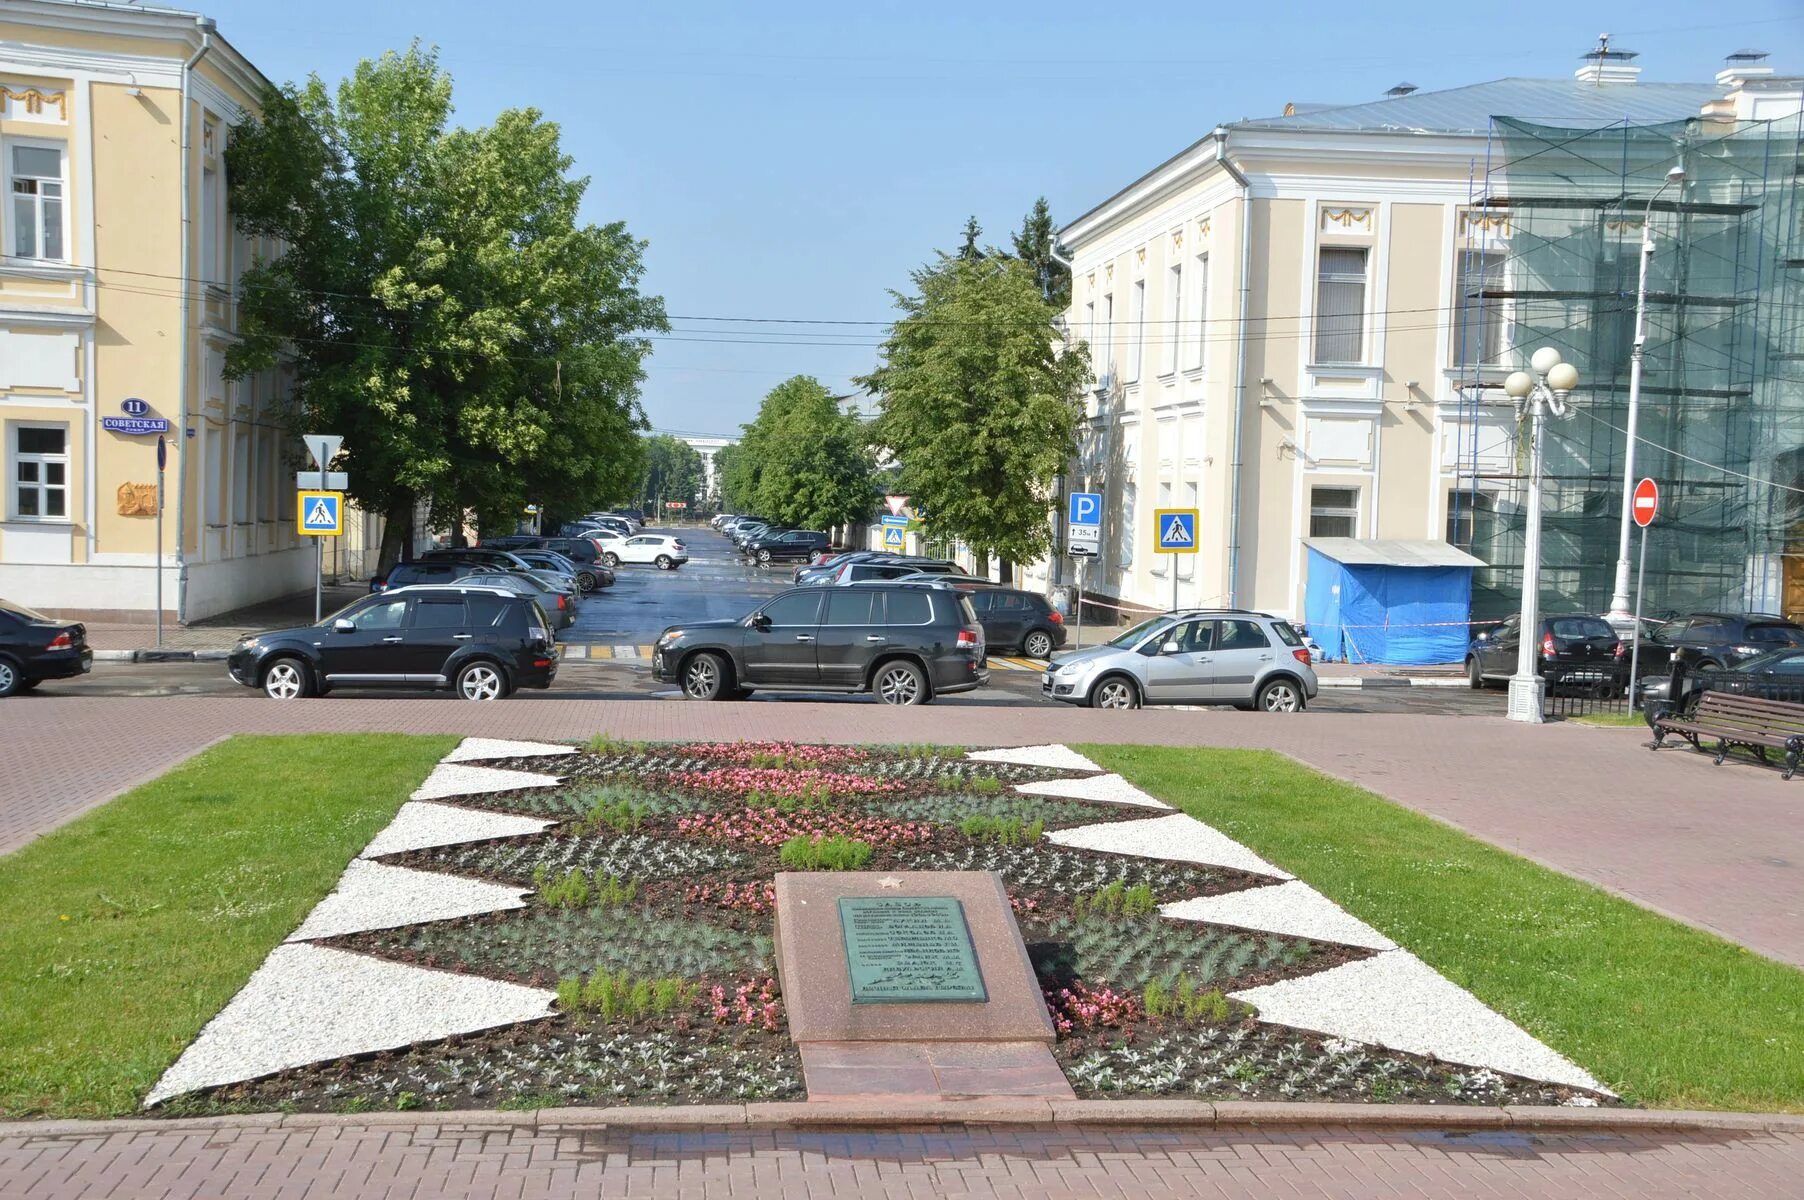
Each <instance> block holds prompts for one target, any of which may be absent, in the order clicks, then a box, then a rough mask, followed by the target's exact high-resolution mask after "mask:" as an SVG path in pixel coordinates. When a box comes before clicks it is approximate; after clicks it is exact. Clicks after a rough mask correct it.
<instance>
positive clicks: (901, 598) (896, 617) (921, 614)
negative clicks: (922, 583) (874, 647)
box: [886, 591, 933, 625]
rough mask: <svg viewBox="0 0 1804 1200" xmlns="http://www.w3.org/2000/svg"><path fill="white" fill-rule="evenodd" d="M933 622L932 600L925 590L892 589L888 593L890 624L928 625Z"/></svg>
mask: <svg viewBox="0 0 1804 1200" xmlns="http://www.w3.org/2000/svg"><path fill="white" fill-rule="evenodd" d="M932 622H933V602H932V601H931V600H929V599H928V598H927V593H925V592H905V591H894V592H891V593H890V594H889V619H888V621H887V622H886V623H887V624H890V625H929V624H932Z"/></svg>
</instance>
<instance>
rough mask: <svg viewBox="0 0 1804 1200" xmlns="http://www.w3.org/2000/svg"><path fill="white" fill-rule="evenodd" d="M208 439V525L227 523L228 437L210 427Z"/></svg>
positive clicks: (204, 482) (206, 484) (215, 428)
mask: <svg viewBox="0 0 1804 1200" xmlns="http://www.w3.org/2000/svg"><path fill="white" fill-rule="evenodd" d="M203 436H204V437H205V438H206V439H207V477H206V479H205V480H204V481H203V483H202V487H203V488H204V489H205V491H206V494H207V524H209V525H224V524H225V522H226V483H227V480H226V435H225V430H224V429H221V428H218V427H217V426H213V425H209V426H207V428H206V432H205V433H204V434H203Z"/></svg>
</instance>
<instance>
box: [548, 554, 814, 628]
mask: <svg viewBox="0 0 1804 1200" xmlns="http://www.w3.org/2000/svg"><path fill="white" fill-rule="evenodd" d="M646 532H648V533H669V534H675V535H676V536H677V537H680V538H682V539H683V542H684V543H685V544H686V545H687V546H688V547H689V561H688V562H687V563H685V564H683V565H682V566H681V567H678V568H677V569H676V570H674V571H660V570H658V568H656V567H654V566H651V565H650V564H647V565H645V566H636V565H632V564H628V563H622V564H621V565H620V566H619V567H617V568H615V570H614V579H615V583H614V586H613V587H611V588H604V589H602V590H601V591H599V592H596V593H595V594H593V595H591V596H588V597H585V598H584V600H583V602H582V606H581V608H579V609H578V610H577V617H576V624H574V625H572V626H571V627H570V628H568V629H565V630H562V631H561V632H559V634H558V640H559V641H563V642H591V643H601V644H609V643H621V644H627V645H644V644H649V643H651V642H654V641H656V640H657V638H658V635H659V634H660V633H662V632H664V629H665V627H666V626H669V625H676V624H680V623H681V622H684V621H708V620H715V619H717V618H722V617H743V616H744V615H745V614H746V613H748V612H750V611H751V610H752V609H754V608H756V607H757V606H758V605H759V604H760V603H761V602H762V601H764V600H765V599H766V598H768V597H770V596H774V595H776V594H777V593H778V592H780V591H782V590H783V589H784V588H787V587H789V586H790V570H791V568H792V567H793V565H794V564H792V563H783V564H781V565H774V566H770V567H758V566H753V565H748V564H746V563H745V562H744V560H742V559H741V558H740V557H739V556H738V555H737V554H736V553H735V552H734V549H733V543H732V542H730V541H728V540H727V539H726V538H724V537H722V536H721V535H720V534H718V533H715V532H714V531H713V530H712V529H708V528H706V527H705V526H704V527H702V528H700V529H695V528H684V529H648V530H647V531H646Z"/></svg>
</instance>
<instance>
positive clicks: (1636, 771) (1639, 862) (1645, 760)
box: [0, 695, 1804, 966]
mask: <svg viewBox="0 0 1804 1200" xmlns="http://www.w3.org/2000/svg"><path fill="white" fill-rule="evenodd" d="M773 707H774V706H772V705H768V704H762V705H761V704H744V705H734V704H722V705H701V704H693V703H687V702H683V701H656V700H624V701H613V700H557V699H540V700H533V699H529V698H521V699H517V700H509V701H505V702H502V703H499V704H487V705H479V704H470V703H468V702H464V701H458V700H451V699H436V698H426V697H422V698H418V699H409V700H373V699H372V700H360V699H348V698H338V697H334V698H329V699H325V700H308V701H297V702H294V703H291V704H280V703H276V702H274V701H270V700H266V699H264V698H262V697H260V696H255V695H244V696H231V697H186V696H176V697H165V698H158V699H129V698H124V697H53V696H44V697H33V698H25V699H19V698H15V699H13V700H8V701H6V702H4V703H0V745H4V746H5V747H6V748H7V752H6V753H5V754H0V853H3V852H5V851H7V850H11V849H14V848H16V847H18V846H20V845H22V844H24V843H25V842H26V841H28V840H30V839H31V838H33V837H36V836H38V835H39V834H41V833H44V832H46V831H48V830H50V829H53V828H55V827H56V826H57V825H60V824H62V823H63V822H65V821H67V820H69V819H70V818H71V817H73V816H75V815H77V814H78V813H80V812H82V811H84V810H86V809H88V808H90V807H92V806H93V805H95V804H98V803H100V802H102V801H104V800H106V799H108V798H110V797H111V796H113V795H116V794H118V793H119V792H120V791H122V790H124V789H125V788H128V787H130V786H132V785H133V784H136V783H139V782H142V781H143V780H145V779H148V778H152V777H154V776H155V775H157V774H158V773H160V772H162V771H164V770H166V769H167V768H169V767H171V766H173V765H175V764H176V763H178V762H180V761H181V760H182V759H184V758H187V757H188V756H189V755H191V754H193V753H194V752H195V751H197V750H199V749H200V748H202V747H203V746H205V745H207V744H208V743H209V742H211V741H214V740H216V739H217V738H219V737H221V736H224V735H226V734H230V733H304V732H320V733H329V732H352V731H363V730H388V731H393V732H397V733H460V734H466V735H472V736H480V737H503V738H519V739H524V740H533V741H544V740H548V739H556V738H578V737H588V736H591V735H593V734H595V733H598V732H603V731H605V732H607V733H610V734H613V735H615V736H617V737H622V738H643V739H653V740H663V741H689V740H697V739H706V740H727V741H730V740H733V739H735V738H746V739H759V738H768V737H769V736H770V734H771V729H772V723H773V721H779V722H780V723H781V731H782V735H783V736H784V737H787V738H792V739H794V740H796V741H820V742H900V741H920V742H938V743H952V744H963V745H968V746H1002V745H1023V744H1045V743H1048V742H1059V741H1063V742H1085V741H1091V742H1119V743H1130V742H1140V743H1149V744H1156V745H1177V746H1228V747H1264V748H1271V749H1277V750H1281V751H1283V752H1285V753H1288V754H1291V755H1293V756H1295V757H1296V758H1298V759H1299V760H1301V761H1303V762H1305V763H1308V764H1309V765H1311V766H1313V767H1317V768H1319V769H1321V770H1323V771H1326V772H1328V773H1329V774H1331V775H1336V776H1339V777H1341V778H1343V779H1347V780H1350V781H1352V782H1354V783H1358V784H1361V785H1363V786H1365V787H1369V788H1372V789H1373V790H1375V791H1378V792H1381V793H1382V794H1384V795H1386V796H1388V797H1390V798H1391V799H1393V800H1395V801H1397V802H1399V803H1401V804H1405V805H1408V806H1410V807H1412V808H1416V809H1419V810H1421V811H1423V812H1426V813H1429V814H1431V815H1433V816H1436V817H1439V818H1440V819H1442V820H1444V821H1447V822H1449V823H1451V824H1454V825H1457V826H1459V827H1461V828H1463V829H1466V830H1467V831H1469V832H1471V833H1474V834H1476V835H1477V836H1479V837H1482V838H1484V839H1486V840H1487V841H1490V842H1493V843H1495V844H1496V845H1499V846H1502V847H1504V848H1506V849H1509V850H1513V851H1515V852H1516V853H1519V854H1523V855H1526V856H1528V857H1530V858H1533V859H1536V860H1537V861H1540V862H1543V863H1546V864H1548V865H1550V866H1553V867H1555V868H1558V869H1560V870H1563V871H1566V872H1568V873H1570V874H1573V875H1576V876H1578V877H1580V878H1582V879H1587V880H1590V881H1591V882H1593V883H1597V884H1600V885H1602V886H1603V887H1606V888H1609V889H1611V890H1613V891H1616V892H1618V893H1620V894H1623V895H1626V896H1629V897H1630V898H1632V899H1634V900H1637V901H1638V902H1640V903H1642V904H1645V905H1647V906H1648V907H1650V908H1654V909H1656V910H1659V911H1662V912H1666V913H1669V914H1671V915H1673V916H1676V917H1679V918H1680V919H1682V920H1686V921H1689V922H1691V923H1692V924H1695V925H1698V926H1701V927H1703V928H1706V929H1710V930H1713V931H1715V932H1717V933H1720V934H1722V935H1723V936H1725V937H1728V938H1732V939H1734V940H1736V941H1739V942H1741V943H1742V944H1743V945H1746V946H1749V947H1751V948H1753V949H1755V950H1757V951H1759V952H1761V953H1763V954H1767V955H1770V956H1772V957H1774V958H1777V959H1780V960H1782V961H1786V962H1790V963H1794V964H1797V965H1800V966H1804V822H1800V821H1798V820H1797V812H1798V805H1799V803H1800V802H1801V800H1804V781H1793V782H1792V783H1790V784H1787V783H1785V782H1783V781H1781V780H1780V778H1779V776H1778V773H1777V772H1776V771H1771V770H1768V769H1765V768H1761V767H1758V766H1754V765H1750V764H1746V763H1738V764H1735V765H1731V766H1723V767H1714V766H1712V765H1711V763H1710V759H1709V758H1708V757H1705V756H1703V755H1697V754H1693V753H1691V752H1690V751H1689V750H1685V749H1673V750H1667V751H1664V752H1662V753H1659V754H1654V753H1650V752H1649V751H1647V750H1646V749H1644V748H1643V744H1644V743H1645V741H1646V737H1645V735H1644V734H1643V733H1640V732H1637V731H1635V730H1627V729H1592V728H1586V727H1583V726H1577V725H1549V726H1528V725H1519V724H1516V723H1513V722H1509V721H1505V720H1502V719H1500V718H1489V717H1436V716H1421V715H1415V714H1385V713H1367V714H1360V715H1349V714H1333V713H1325V712H1319V713H1303V714H1297V715H1294V716H1287V717H1274V716H1270V715H1267V714H1262V713H1239V712H1232V711H1227V712H1168V711H1157V710H1149V711H1142V712H1121V713H1109V712H1094V711H1090V710H1084V709H1070V710H1066V709H1059V710H1046V709H1023V708H1001V707H980V706H971V705H960V704H958V703H956V701H947V702H944V703H940V704H935V705H930V706H927V707H924V708H920V709H913V710H908V711H902V712H898V711H896V710H894V709H890V708H886V707H884V706H881V705H877V704H871V703H857V702H854V703H814V702H798V703H794V704H784V705H782V706H781V707H780V709H779V710H777V711H773Z"/></svg>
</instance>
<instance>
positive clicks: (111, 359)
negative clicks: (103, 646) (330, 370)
mask: <svg viewBox="0 0 1804 1200" xmlns="http://www.w3.org/2000/svg"><path fill="white" fill-rule="evenodd" d="M265 86H266V81H265V80H264V78H263V76H262V75H261V74H260V73H259V72H258V71H257V69H256V68H255V67H254V66H252V65H251V64H250V63H249V62H248V61H246V60H245V59H244V57H243V56H242V55H240V54H239V53H238V52H237V51H236V50H235V49H233V48H232V46H231V45H230V44H229V43H228V42H227V41H226V40H225V39H224V38H223V37H221V36H220V34H219V32H218V30H217V29H216V28H214V27H213V23H212V22H211V21H210V20H207V19H206V18H204V17H200V16H198V15H197V14H194V13H186V12H180V11H175V10H169V9H150V8H140V7H138V6H135V5H132V6H128V5H121V4H99V3H81V2H78V0H8V2H7V3H6V4H5V5H4V7H0V191H3V192H4V195H5V206H6V207H5V211H4V214H3V217H0V237H3V238H4V245H3V250H4V256H3V257H0V444H3V447H4V469H5V480H6V494H5V497H4V509H3V511H0V596H5V597H6V598H7V599H10V600H13V601H15V602H17V603H21V604H24V605H27V606H29V607H32V608H37V609H40V610H44V611H49V612H54V613H57V614H67V615H73V616H79V617H83V618H86V619H89V620H109V619H111V620H129V621H137V620H143V621H149V620H152V619H154V613H155V606H156V597H157V590H158V589H157V582H158V580H157V576H158V572H159V570H160V572H161V574H162V597H163V609H164V612H165V616H166V618H168V619H170V620H184V621H191V620H196V619H200V618H202V617H206V616H210V615H213V614H216V613H221V612H225V611H229V610H231V609H234V608H238V607H242V606H244V605H246V604H251V603H254V602H256V601H259V600H263V599H268V598H271V597H275V596H281V595H286V594H290V593H293V592H297V591H301V590H303V589H305V588H307V587H309V586H311V583H312V578H313V576H312V570H313V553H312V547H311V546H310V545H307V544H305V542H306V539H304V538H301V537H298V536H297V535H296V533H295V526H294V518H295V514H294V472H295V470H297V469H299V468H300V467H301V466H303V465H304V464H303V463H302V462H301V461H300V459H301V456H302V448H301V446H300V445H299V443H298V441H297V440H296V439H294V438H293V437H292V436H290V435H289V434H288V433H287V431H286V425H285V423H284V421H283V419H282V413H283V411H284V408H283V406H284V404H285V401H286V398H287V396H288V395H289V392H290V387H289V381H288V380H287V379H285V378H284V377H283V373H282V372H280V371H274V372H269V373H266V374H263V375H260V376H256V377H252V378H247V379H243V380H237V381H231V382H228V381H227V380H226V379H225V376H224V365H225V354H226V350H227V348H228V347H229V346H230V345H231V344H232V341H233V338H234V336H235V334H234V328H233V327H234V321H235V308H236V304H235V298H234V289H235V286H236V282H237V279H238V277H239V275H240V274H241V273H242V272H243V271H244V270H245V268H246V267H248V266H249V265H250V264H251V263H252V262H253V261H255V260H256V258H257V257H259V256H263V255H268V254H269V253H270V252H271V251H272V250H273V247H271V246H267V245H264V246H260V245H257V244H255V243H253V242H250V241H247V240H245V239H243V238H241V237H239V236H237V234H236V233H235V232H234V230H233V227H232V221H231V214H230V212H229V211H228V207H227V178H226V164H225V149H226V145H227V143H228V141H229V139H230V137H231V130H232V127H233V126H234V125H235V124H237V123H238V122H240V121H241V120H242V119H243V118H244V116H245V115H246V114H247V113H249V112H251V111H252V110H253V106H254V105H255V103H256V100H257V97H258V95H259V94H260V92H261V90H262V89H263V88H264V87H265ZM165 423H166V428H167V432H166V433H164V434H163V436H164V437H165V438H166V441H167V463H168V465H167V471H166V474H165V488H164V501H163V507H162V512H161V524H162V546H163V554H162V558H161V561H160V562H159V560H158V556H157V539H158V520H159V519H158V512H157V505H156V488H155V485H156V481H157V462H156V456H157V450H156V445H157V434H156V432H154V431H155V430H157V429H158V428H159V427H161V426H162V425H164V424H165Z"/></svg>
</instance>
